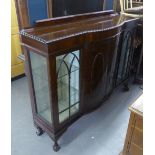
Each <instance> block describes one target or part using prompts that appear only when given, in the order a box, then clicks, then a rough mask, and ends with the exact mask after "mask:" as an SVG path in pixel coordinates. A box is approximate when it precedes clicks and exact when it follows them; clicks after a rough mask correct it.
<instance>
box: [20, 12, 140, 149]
mask: <svg viewBox="0 0 155 155" xmlns="http://www.w3.org/2000/svg"><path fill="white" fill-rule="evenodd" d="M137 22H138V19H137V18H131V17H126V16H123V15H118V14H115V13H114V12H113V11H102V12H94V13H87V14H81V15H75V16H68V17H61V18H50V19H45V20H40V21H37V22H36V24H35V26H34V27H32V28H28V29H24V30H21V32H20V34H21V38H22V45H23V46H24V48H25V49H26V52H25V57H26V65H27V76H28V81H29V88H30V95H31V103H32V112H33V119H34V124H35V126H36V128H37V130H38V131H37V134H38V135H41V134H42V133H43V132H46V133H47V134H48V135H49V136H50V137H51V138H52V139H53V140H54V146H53V149H54V151H58V150H59V149H60V146H59V145H58V143H57V140H58V138H59V137H60V136H61V135H62V134H63V133H64V132H65V130H66V129H67V128H68V127H69V126H70V125H71V124H72V123H73V122H75V121H76V120H77V119H78V118H79V117H80V116H82V115H83V114H85V113H88V112H90V111H92V110H94V109H95V108H97V107H99V105H101V104H102V103H103V101H104V100H106V99H107V97H108V96H109V95H110V94H111V93H112V91H113V89H114V88H115V83H116V77H117V76H116V75H115V74H116V73H117V72H116V70H118V67H116V66H118V65H116V63H119V62H118V47H119V46H120V43H119V42H120V40H121V37H122V35H123V34H124V32H126V31H128V30H132V29H134V28H135V27H136V25H137Z"/></svg>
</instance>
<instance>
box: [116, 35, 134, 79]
mask: <svg viewBox="0 0 155 155" xmlns="http://www.w3.org/2000/svg"><path fill="white" fill-rule="evenodd" d="M130 47H131V35H130V33H126V35H125V37H124V42H123V45H122V50H121V57H120V63H119V69H118V77H117V78H118V81H121V80H122V79H125V78H126V76H127V65H128V61H129V54H130V50H131V49H130Z"/></svg>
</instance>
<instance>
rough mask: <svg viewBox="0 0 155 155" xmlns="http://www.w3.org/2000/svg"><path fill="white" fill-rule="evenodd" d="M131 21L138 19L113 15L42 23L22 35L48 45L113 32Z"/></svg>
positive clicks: (26, 30) (24, 31) (22, 32)
mask: <svg viewBox="0 0 155 155" xmlns="http://www.w3.org/2000/svg"><path fill="white" fill-rule="evenodd" d="M53 19H54V18H53ZM68 19H69V18H68ZM57 20H59V19H57ZM60 20H62V19H60ZM65 20H67V17H65ZM131 20H137V19H136V18H132V17H127V16H125V15H118V14H114V13H111V14H108V15H102V16H98V17H93V18H86V19H81V20H74V21H71V22H70V21H69V20H68V21H67V22H61V23H58V22H57V24H53V23H52V24H50V22H49V21H48V25H47V21H40V22H38V23H37V24H36V26H35V27H33V28H29V29H25V30H22V31H21V32H20V34H21V35H23V36H25V37H28V38H31V39H34V40H37V41H39V42H42V43H45V44H47V43H51V42H54V41H58V40H62V39H66V38H70V37H73V36H77V35H81V34H87V33H93V32H100V31H107V30H111V29H113V28H116V27H119V26H121V25H123V24H124V23H126V22H128V21H131ZM39 23H40V25H39ZM38 25H39V26H38Z"/></svg>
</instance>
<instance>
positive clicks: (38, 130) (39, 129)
mask: <svg viewBox="0 0 155 155" xmlns="http://www.w3.org/2000/svg"><path fill="white" fill-rule="evenodd" d="M43 133H44V131H43V130H42V128H40V127H37V131H36V134H37V136H41V135H42V134H43Z"/></svg>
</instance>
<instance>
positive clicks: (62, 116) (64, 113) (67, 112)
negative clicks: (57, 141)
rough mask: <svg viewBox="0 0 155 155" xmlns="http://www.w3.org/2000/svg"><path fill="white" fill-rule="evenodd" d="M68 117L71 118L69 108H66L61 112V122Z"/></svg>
mask: <svg viewBox="0 0 155 155" xmlns="http://www.w3.org/2000/svg"><path fill="white" fill-rule="evenodd" d="M67 118H69V110H65V111H64V112H62V113H60V114H59V122H60V123H61V122H63V121H65V120H66V119H67Z"/></svg>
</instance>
